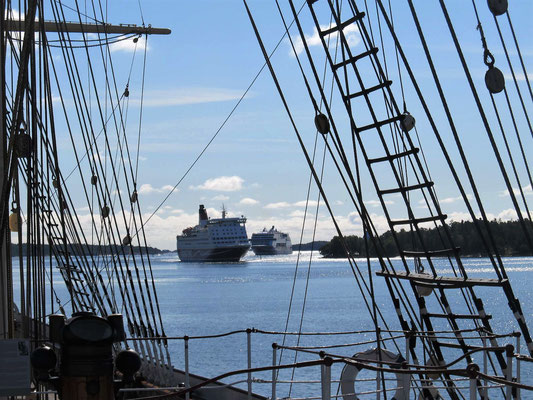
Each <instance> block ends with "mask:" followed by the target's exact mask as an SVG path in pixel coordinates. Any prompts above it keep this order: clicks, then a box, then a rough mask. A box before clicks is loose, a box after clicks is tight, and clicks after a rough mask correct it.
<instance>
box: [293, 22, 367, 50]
mask: <svg viewBox="0 0 533 400" xmlns="http://www.w3.org/2000/svg"><path fill="white" fill-rule="evenodd" d="M334 25H335V23H332V24H331V25H330V26H327V25H326V26H320V30H321V31H325V30H327V29H329V28H331V27H333V26H334ZM343 32H344V36H346V40H347V41H348V44H349V45H350V46H351V47H353V46H357V45H358V44H359V43H360V42H361V36H360V34H359V28H358V27H357V25H356V24H351V25H348V26H347V27H345V28H344V29H343ZM337 36H338V32H335V33H332V34H330V35H328V36H327V37H326V38H325V40H326V42H328V40H329V44H330V46H335V45H336V43H337ZM292 40H293V43H294V51H295V52H296V54H297V55H299V54H300V53H301V52H302V51H304V44H303V41H302V38H301V37H300V36H296V37H293V39H292ZM305 41H306V43H307V46H309V47H312V46H321V45H322V41H321V40H320V35H319V34H318V30H317V29H316V27H315V28H314V29H313V34H312V35H305ZM289 45H290V44H289ZM290 54H291V55H292V56H294V52H293V50H292V47H291V49H290Z"/></svg>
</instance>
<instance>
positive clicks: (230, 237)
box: [177, 204, 250, 262]
mask: <svg viewBox="0 0 533 400" xmlns="http://www.w3.org/2000/svg"><path fill="white" fill-rule="evenodd" d="M198 214H199V221H198V225H196V226H195V227H191V228H187V229H184V230H183V234H182V235H178V236H177V248H178V256H179V258H180V260H181V261H196V262H205V261H226V262H235V261H239V260H240V259H241V257H243V256H244V255H245V254H246V252H247V251H248V249H249V248H250V242H249V240H248V236H247V234H246V227H245V224H246V218H244V217H243V216H241V217H239V218H226V210H225V209H223V210H222V218H208V217H207V210H206V209H205V208H204V205H203V204H201V205H200V209H199V211H198Z"/></svg>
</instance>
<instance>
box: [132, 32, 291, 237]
mask: <svg viewBox="0 0 533 400" xmlns="http://www.w3.org/2000/svg"><path fill="white" fill-rule="evenodd" d="M291 25H292V24H291ZM286 35H287V33H286V32H285V33H283V35H282V37H281V38H280V40H279V41H278V43H277V44H276V46H275V47H274V50H272V52H271V53H270V55H269V57H272V56H273V55H274V53H275V52H276V50H277V49H278V47H279V46H280V45H281V43H283V40H284V39H285V36H286ZM266 66H267V63H266V62H265V63H264V64H263V65H262V66H261V68H260V69H259V71H258V72H257V73H256V74H255V76H254V78H253V79H252V81H251V82H250V84H249V85H248V86H247V88H246V90H245V91H244V93H243V94H242V95H241V97H240V98H239V100H237V103H236V104H235V105H234V106H233V108H232V109H231V111H230V112H229V114H228V115H227V116H226V118H225V119H224V121H223V122H222V124H221V125H220V126H219V127H218V128H217V130H216V131H215V133H214V134H213V136H212V137H211V139H210V140H209V141H208V142H207V144H206V145H205V146H204V147H203V149H202V150H201V151H200V153H199V154H198V156H196V158H195V159H194V161H193V162H192V163H191V165H190V166H189V167H188V168H187V170H186V171H185V173H184V174H183V175H182V176H181V178H180V179H179V180H178V182H177V183H176V184H175V185H174V186H173V188H172V189H171V190H170V191H169V193H167V195H166V196H165V197H164V198H163V200H162V201H161V202H160V203H159V205H158V206H157V207H156V208H155V210H154V211H153V212H152V214H150V216H149V217H148V218H147V219H146V221H145V222H144V223H143V225H142V226H141V227H144V226H145V225H146V224H148V222H150V220H151V219H152V218H153V217H154V215H155V214H156V213H157V212H158V211H159V209H160V208H161V207H163V205H164V204H165V203H166V202H167V200H168V199H169V197H170V196H171V195H172V194H173V193H174V192H175V191H176V189H177V188H178V186H179V185H180V184H181V182H182V181H183V180H184V179H185V178H186V177H187V175H188V174H189V172H190V171H191V170H192V169H193V168H194V166H195V165H196V164H197V163H198V161H199V160H200V158H201V157H202V156H203V155H204V153H205V152H206V151H207V149H208V148H209V146H211V144H212V143H213V141H214V140H215V139H216V137H217V136H218V134H219V133H220V132H221V131H222V129H223V128H224V126H226V123H227V122H228V121H229V120H230V118H231V117H232V116H233V114H234V113H235V111H236V110H237V108H238V107H239V106H240V104H241V103H242V101H243V100H244V98H245V97H246V95H247V94H248V92H249V91H250V90H251V88H252V86H253V85H254V84H255V82H256V81H257V79H258V78H259V76H260V75H261V73H262V72H263V70H264V69H265V67H266ZM137 234H138V232H135V235H137Z"/></svg>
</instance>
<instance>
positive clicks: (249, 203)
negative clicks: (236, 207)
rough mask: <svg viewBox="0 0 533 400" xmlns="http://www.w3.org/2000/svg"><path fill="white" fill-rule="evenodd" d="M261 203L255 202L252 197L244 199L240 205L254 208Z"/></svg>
mask: <svg viewBox="0 0 533 400" xmlns="http://www.w3.org/2000/svg"><path fill="white" fill-rule="evenodd" d="M258 203H259V201H257V200H255V199H252V198H250V197H245V198H244V199H241V201H239V204H242V205H245V206H253V205H255V204H258Z"/></svg>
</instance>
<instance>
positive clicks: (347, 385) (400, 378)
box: [340, 349, 411, 400]
mask: <svg viewBox="0 0 533 400" xmlns="http://www.w3.org/2000/svg"><path fill="white" fill-rule="evenodd" d="M353 358H354V359H356V360H358V361H359V360H371V361H385V362H390V363H398V364H401V363H402V362H403V361H405V359H404V358H403V357H402V356H401V355H398V354H394V353H393V352H391V351H388V350H384V349H380V350H379V352H378V349H370V350H367V351H364V352H362V353H356V354H354V355H353ZM363 368H364V367H362V368H358V367H356V366H355V365H352V364H346V365H344V368H343V369H342V372H341V382H340V383H341V393H342V398H343V400H358V398H357V396H356V395H355V378H356V377H357V374H358V373H359V371H361V369H363ZM410 384H411V374H396V387H397V388H398V389H397V390H396V392H395V393H394V397H393V398H392V400H409V399H408V397H409V395H407V396H405V395H404V394H405V393H409V390H404V389H403V388H405V387H406V386H405V385H407V386H409V385H410Z"/></svg>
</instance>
